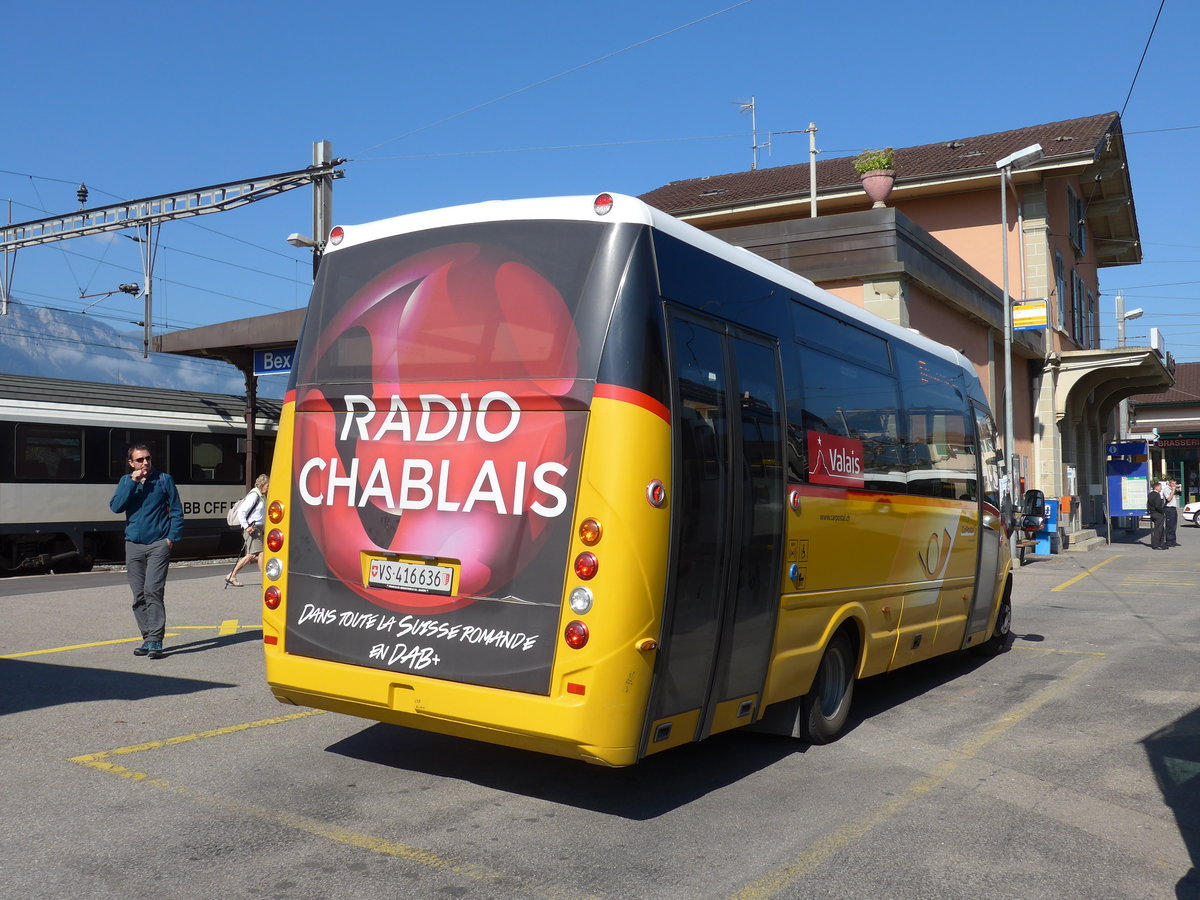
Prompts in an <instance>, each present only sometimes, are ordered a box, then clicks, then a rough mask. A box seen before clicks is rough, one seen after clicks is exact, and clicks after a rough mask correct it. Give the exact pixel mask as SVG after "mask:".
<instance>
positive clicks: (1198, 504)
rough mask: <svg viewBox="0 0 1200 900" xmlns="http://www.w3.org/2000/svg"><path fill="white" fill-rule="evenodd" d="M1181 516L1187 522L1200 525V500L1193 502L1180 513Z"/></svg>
mask: <svg viewBox="0 0 1200 900" xmlns="http://www.w3.org/2000/svg"><path fill="white" fill-rule="evenodd" d="M1179 516H1180V518H1181V519H1183V521H1185V522H1191V523H1192V524H1193V525H1200V500H1193V501H1192V502H1191V503H1189V504H1187V505H1186V506H1185V507H1184V508H1183V509H1181V510H1180V511H1179Z"/></svg>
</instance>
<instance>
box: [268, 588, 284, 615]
mask: <svg viewBox="0 0 1200 900" xmlns="http://www.w3.org/2000/svg"><path fill="white" fill-rule="evenodd" d="M282 602H283V591H281V590H279V588H278V587H277V586H276V585H271V586H270V587H269V588H267V589H266V590H265V591H263V606H265V607H266V608H267V609H279V604H280V603H282Z"/></svg>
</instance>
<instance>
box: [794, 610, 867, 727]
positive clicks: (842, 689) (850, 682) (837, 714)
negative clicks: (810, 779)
mask: <svg viewBox="0 0 1200 900" xmlns="http://www.w3.org/2000/svg"><path fill="white" fill-rule="evenodd" d="M858 645H859V635H858V629H857V626H856V625H855V624H854V623H853V622H852V621H848V622H846V623H844V624H843V625H842V626H841V627H840V628H839V629H838V630H837V631H836V632H835V633H834V635H833V637H832V638H830V640H829V643H828V644H826V645H825V652H824V653H823V654H822V656H821V662H820V664H819V665H818V666H817V674H816V677H815V678H814V679H813V683H812V687H811V688H809V691H808V693H807V694H805V695H804V696H803V697H801V698H800V709H799V714H798V715H797V717H796V731H797V737H799V738H800V739H802V740H804V741H806V742H808V743H809V744H828V743H830V742H831V741H834V740H837V738H838V737H839V735H840V734H841V732H842V729H843V728H844V727H845V725H846V719H847V717H848V716H849V715H850V704H851V702H852V701H853V699H854V682H855V680H856V678H857V673H858V666H859V652H858Z"/></svg>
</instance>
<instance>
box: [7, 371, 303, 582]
mask: <svg viewBox="0 0 1200 900" xmlns="http://www.w3.org/2000/svg"><path fill="white" fill-rule="evenodd" d="M258 407H259V408H258V413H259V416H258V421H257V422H256V423H255V447H254V459H255V466H256V468H257V469H258V471H260V472H261V471H268V469H269V467H270V462H271V455H272V453H273V452H274V446H275V428H276V423H277V422H278V419H279V404H278V401H274V400H263V399H261V398H260V399H259V401H258ZM245 408H246V405H245V399H244V398H243V397H238V396H232V395H228V394H202V393H194V392H190V391H176V390H164V389H160V388H146V387H132V386H129V385H113V384H95V383H92V382H82V381H66V380H60V379H47V378H30V377H26V376H20V375H0V575H14V574H23V573H32V572H39V571H47V570H53V571H71V570H80V569H87V568H89V567H90V566H91V565H92V563H93V562H95V561H120V560H122V559H123V558H124V536H123V529H124V524H125V517H124V516H122V515H115V514H113V513H112V512H110V511H109V508H108V501H109V498H110V497H111V496H112V492H113V490H114V488H115V486H116V483H117V480H118V479H119V478H120V477H121V476H122V475H124V474H125V473H126V472H128V471H129V465H128V463H127V462H126V456H127V449H128V447H129V445H130V444H131V443H134V442H141V443H145V444H146V445H147V446H148V447H150V449H151V452H152V453H153V455H154V467H155V468H156V469H160V470H162V471H165V472H168V473H170V474H171V475H172V476H173V477H174V479H175V482H176V484H177V485H178V486H179V495H180V498H181V499H182V501H183V507H184V537H183V541H182V542H181V544H180V546H179V547H178V548H177V550H176V554H175V555H176V556H177V557H193V558H196V557H203V556H215V555H231V554H233V553H236V552H237V550H238V549H239V547H240V542H241V536H240V534H239V533H238V532H237V531H236V530H233V529H230V528H229V526H228V525H227V524H226V522H225V514H226V512H227V511H228V509H229V507H230V505H231V504H233V503H236V502H237V501H238V500H239V499H241V497H242V496H243V495H244V493H245V487H244V485H245V483H246V472H245V438H246V426H245ZM254 474H258V472H255V473H254Z"/></svg>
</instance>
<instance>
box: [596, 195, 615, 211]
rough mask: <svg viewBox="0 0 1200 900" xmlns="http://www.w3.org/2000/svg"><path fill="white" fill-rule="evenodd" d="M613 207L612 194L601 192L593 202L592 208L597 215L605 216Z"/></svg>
mask: <svg viewBox="0 0 1200 900" xmlns="http://www.w3.org/2000/svg"><path fill="white" fill-rule="evenodd" d="M612 208H613V198H612V194H601V195H600V196H598V197H597V198H596V199H595V200H594V201H593V202H592V209H594V210H595V211H596V215H598V216H605V215H608V213H609V212H610V211H611V210H612Z"/></svg>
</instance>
